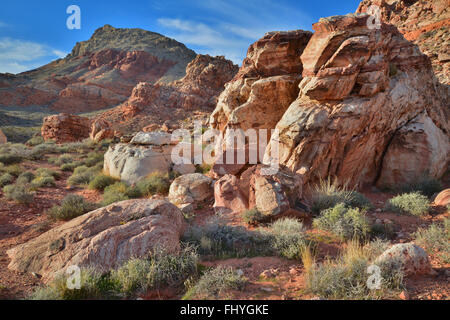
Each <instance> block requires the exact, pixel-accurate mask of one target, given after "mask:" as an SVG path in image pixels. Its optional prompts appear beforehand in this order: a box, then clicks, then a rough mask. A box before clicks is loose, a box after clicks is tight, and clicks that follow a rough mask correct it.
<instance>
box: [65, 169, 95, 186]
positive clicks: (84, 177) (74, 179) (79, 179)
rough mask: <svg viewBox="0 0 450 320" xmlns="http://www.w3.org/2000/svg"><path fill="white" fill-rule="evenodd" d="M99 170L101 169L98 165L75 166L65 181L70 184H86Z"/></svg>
mask: <svg viewBox="0 0 450 320" xmlns="http://www.w3.org/2000/svg"><path fill="white" fill-rule="evenodd" d="M100 171H101V169H99V168H98V167H91V168H89V167H86V166H79V167H76V168H75V170H74V171H73V174H72V175H71V176H70V177H69V179H68V180H67V183H68V184H69V185H71V186H76V185H88V184H89V183H90V182H91V181H92V180H93V179H94V178H95V176H96V175H97V174H98V173H99V172H100Z"/></svg>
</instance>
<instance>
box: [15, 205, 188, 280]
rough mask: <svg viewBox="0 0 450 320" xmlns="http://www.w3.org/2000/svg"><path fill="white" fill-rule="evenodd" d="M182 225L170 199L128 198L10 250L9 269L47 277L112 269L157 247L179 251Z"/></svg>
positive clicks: (177, 210) (182, 222) (178, 211)
mask: <svg viewBox="0 0 450 320" xmlns="http://www.w3.org/2000/svg"><path fill="white" fill-rule="evenodd" d="M184 227H185V222H184V218H183V215H182V213H181V212H180V210H179V209H178V208H177V207H175V206H174V205H173V204H171V203H169V202H167V201H164V200H149V199H141V200H127V201H123V202H119V203H115V204H112V205H109V206H107V207H105V208H101V209H98V210H95V211H92V212H90V213H87V214H85V215H82V216H80V217H78V218H75V219H73V220H71V221H69V222H67V223H64V224H63V225H61V226H59V227H56V228H54V229H51V230H50V231H47V232H46V233H44V234H42V235H40V236H39V237H37V238H35V239H32V240H30V241H28V242H26V243H24V244H21V245H19V246H17V247H14V248H12V249H10V250H8V252H7V254H8V256H9V257H10V259H11V262H10V264H9V266H8V268H9V269H11V270H15V271H19V272H35V273H37V274H40V275H42V276H43V278H44V280H48V279H52V278H54V277H55V276H56V275H57V274H58V273H60V272H64V270H65V269H66V268H67V267H69V266H71V265H76V266H79V267H88V266H90V267H96V268H99V269H101V270H109V269H112V268H115V267H118V266H120V265H121V264H122V263H124V262H126V261H127V260H129V259H131V258H133V257H143V256H145V255H147V254H149V253H151V251H152V250H154V249H157V248H165V249H166V250H168V251H172V252H176V251H177V250H178V249H179V248H180V243H179V238H180V236H181V234H182V232H183V230H184Z"/></svg>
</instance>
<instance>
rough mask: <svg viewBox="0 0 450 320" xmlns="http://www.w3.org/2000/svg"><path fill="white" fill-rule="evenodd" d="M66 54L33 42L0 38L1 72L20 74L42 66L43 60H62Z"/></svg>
mask: <svg viewBox="0 0 450 320" xmlns="http://www.w3.org/2000/svg"><path fill="white" fill-rule="evenodd" d="M63 56H65V53H64V52H62V51H60V50H56V49H52V48H50V47H49V46H47V45H45V44H40V43H37V42H32V41H25V40H18V39H11V38H0V72H2V73H4V72H10V73H20V72H23V71H27V70H30V69H33V68H36V67H38V66H40V65H41V64H42V59H43V58H60V57H63Z"/></svg>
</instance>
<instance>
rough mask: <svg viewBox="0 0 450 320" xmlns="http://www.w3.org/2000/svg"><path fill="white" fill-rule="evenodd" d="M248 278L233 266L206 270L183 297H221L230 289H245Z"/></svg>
mask: <svg viewBox="0 0 450 320" xmlns="http://www.w3.org/2000/svg"><path fill="white" fill-rule="evenodd" d="M246 283H247V279H246V278H244V277H242V276H241V275H240V274H238V273H237V272H236V271H235V270H233V269H232V268H227V267H223V266H219V267H217V268H214V269H211V270H209V271H206V272H205V273H204V274H203V275H202V276H201V278H200V279H199V280H198V282H197V283H196V284H195V285H194V286H193V287H192V288H190V289H189V291H188V292H187V293H186V295H185V296H184V298H183V299H193V298H195V299H219V298H223V297H224V295H226V294H227V292H228V291H230V290H243V289H244V288H245V285H246Z"/></svg>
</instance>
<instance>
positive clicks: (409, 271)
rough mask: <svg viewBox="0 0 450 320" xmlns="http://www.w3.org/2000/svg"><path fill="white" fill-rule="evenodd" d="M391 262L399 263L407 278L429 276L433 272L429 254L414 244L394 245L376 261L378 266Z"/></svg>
mask: <svg viewBox="0 0 450 320" xmlns="http://www.w3.org/2000/svg"><path fill="white" fill-rule="evenodd" d="M391 262H393V263H399V264H400V266H401V270H402V271H403V272H404V274H405V275H406V276H411V275H416V274H428V273H430V271H431V264H430V261H429V259H428V255H427V253H426V252H425V250H423V249H422V248H421V247H418V246H416V245H415V244H413V243H399V244H396V245H393V246H392V247H391V248H390V249H388V250H386V251H385V252H383V253H382V254H381V255H380V256H379V257H378V258H377V259H376V260H375V264H377V265H378V264H383V263H391Z"/></svg>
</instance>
